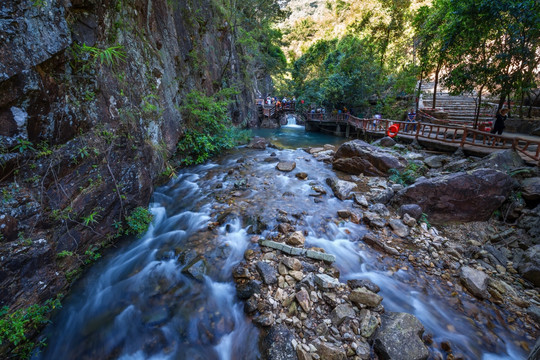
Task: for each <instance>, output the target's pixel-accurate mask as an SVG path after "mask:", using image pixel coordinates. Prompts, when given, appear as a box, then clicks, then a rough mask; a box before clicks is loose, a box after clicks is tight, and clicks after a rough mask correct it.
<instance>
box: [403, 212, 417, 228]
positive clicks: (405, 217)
mask: <svg viewBox="0 0 540 360" xmlns="http://www.w3.org/2000/svg"><path fill="white" fill-rule="evenodd" d="M403 223H404V224H405V225H407V226H409V227H413V226H414V225H416V219H415V218H413V217H411V216H410V215H409V214H405V215H403Z"/></svg>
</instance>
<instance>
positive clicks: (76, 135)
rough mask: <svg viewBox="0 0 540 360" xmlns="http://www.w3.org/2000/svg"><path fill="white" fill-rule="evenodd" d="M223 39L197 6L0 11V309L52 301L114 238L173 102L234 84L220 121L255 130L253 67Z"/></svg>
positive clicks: (205, 5)
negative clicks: (224, 118) (195, 92)
mask: <svg viewBox="0 0 540 360" xmlns="http://www.w3.org/2000/svg"><path fill="white" fill-rule="evenodd" d="M235 31H236V30H235V27H234V26H232V25H231V24H230V23H229V22H228V20H227V17H226V16H225V15H224V12H223V9H222V8H220V7H219V5H217V3H216V2H215V1H211V0H201V1H189V0H188V1H177V0H174V1H171V0H134V1H123V0H101V1H100V0H72V1H71V2H70V1H69V0H35V1H32V0H8V1H7V2H2V5H0V165H1V166H0V190H1V195H2V205H1V207H0V259H1V262H0V307H1V306H8V307H9V308H10V309H11V310H14V309H18V308H23V307H24V306H27V305H28V304H32V303H41V302H43V301H45V300H46V299H49V298H54V297H55V296H56V295H57V294H58V293H59V292H61V291H63V290H65V289H66V288H67V287H69V284H70V282H71V281H72V279H73V278H74V277H76V276H77V275H78V274H79V273H80V271H81V268H82V267H83V266H84V265H85V264H88V263H91V262H92V261H93V260H95V259H96V256H97V257H99V255H97V254H99V252H100V251H101V250H100V249H102V248H104V247H107V246H109V245H111V244H113V243H114V242H116V241H117V240H116V239H117V238H119V237H120V235H122V234H123V233H122V232H121V231H118V228H119V226H122V225H123V224H125V221H126V218H128V219H129V216H130V214H132V211H133V209H135V208H136V207H137V206H141V205H142V206H143V207H146V205H147V204H148V201H149V199H150V196H151V194H152V191H153V184H154V183H155V182H156V181H157V180H158V178H159V175H160V174H161V173H162V172H163V171H164V170H165V169H166V168H167V160H168V159H169V158H170V157H171V156H172V155H173V154H174V153H175V151H176V144H177V142H178V140H179V138H180V137H181V136H182V132H183V130H184V125H185V124H184V122H183V119H182V115H181V113H180V112H179V110H178V107H179V106H180V105H181V104H182V99H183V98H184V97H185V95H186V94H187V93H189V92H190V91H192V90H199V91H202V92H203V93H206V94H209V95H210V94H213V93H215V92H217V91H219V90H221V89H222V88H226V87H235V88H236V89H237V90H238V91H239V93H238V94H237V95H235V99H234V101H233V103H232V104H231V105H230V108H229V110H230V114H231V118H232V120H233V123H235V124H236V125H242V126H245V125H248V123H249V122H252V121H256V109H255V108H254V107H253V104H254V101H253V99H254V94H253V89H255V88H257V84H256V81H257V80H256V79H255V80H253V79H252V78H251V77H250V76H249V74H251V73H258V74H261V71H260V69H256V70H257V71H254V69H253V67H254V66H256V65H255V64H256V61H254V60H253V59H252V58H250V56H248V54H247V52H246V51H245V50H244V49H243V47H242V45H241V44H239V42H237V41H236V39H235V38H236V36H235ZM261 76H264V77H266V74H261ZM124 233H125V232H124ZM59 253H62V254H63V255H66V254H67V255H68V256H58V254H59ZM0 350H1V349H0ZM4 350H5V349H4ZM0 352H1V351H0Z"/></svg>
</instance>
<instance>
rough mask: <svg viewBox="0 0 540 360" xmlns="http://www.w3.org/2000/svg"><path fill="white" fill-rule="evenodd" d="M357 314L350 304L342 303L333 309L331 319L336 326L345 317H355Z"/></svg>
mask: <svg viewBox="0 0 540 360" xmlns="http://www.w3.org/2000/svg"><path fill="white" fill-rule="evenodd" d="M355 315H356V313H355V312H354V310H353V308H352V307H351V306H350V305H347V304H341V305H338V306H336V307H335V308H334V310H332V313H331V314H330V319H331V320H332V323H333V324H334V325H335V326H340V325H341V324H342V323H343V321H345V319H353V318H354V317H355Z"/></svg>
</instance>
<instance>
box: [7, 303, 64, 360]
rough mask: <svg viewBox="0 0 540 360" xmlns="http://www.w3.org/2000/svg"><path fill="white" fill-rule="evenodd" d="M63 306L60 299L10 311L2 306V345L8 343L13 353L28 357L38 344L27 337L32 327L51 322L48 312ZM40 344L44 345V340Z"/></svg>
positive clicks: (24, 357) (23, 357) (20, 356)
mask: <svg viewBox="0 0 540 360" xmlns="http://www.w3.org/2000/svg"><path fill="white" fill-rule="evenodd" d="M59 307H61V304H60V300H59V299H54V300H53V299H49V300H47V301H46V302H45V304H43V305H38V304H34V305H30V306H29V307H27V308H26V309H19V310H16V311H15V312H13V313H11V314H10V313H9V308H8V307H7V306H4V307H2V308H0V346H2V347H3V346H4V345H5V344H8V346H9V347H10V348H11V353H12V354H14V355H16V356H18V357H19V358H22V359H27V358H29V357H30V354H31V352H32V350H33V349H34V347H35V346H36V344H35V343H34V342H33V341H30V340H29V339H28V338H27V334H28V332H29V331H30V330H32V329H37V328H38V327H39V326H40V325H42V324H46V323H47V322H49V320H48V317H47V314H48V313H50V312H51V311H52V310H54V309H55V308H59ZM39 345H44V342H43V341H42V342H41V343H40V344H39Z"/></svg>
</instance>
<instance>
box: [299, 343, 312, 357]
mask: <svg viewBox="0 0 540 360" xmlns="http://www.w3.org/2000/svg"><path fill="white" fill-rule="evenodd" d="M296 355H297V356H298V360H312V359H313V358H312V357H311V354H310V353H309V352H307V351H306V350H304V349H303V348H302V347H301V346H298V347H297V348H296Z"/></svg>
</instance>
